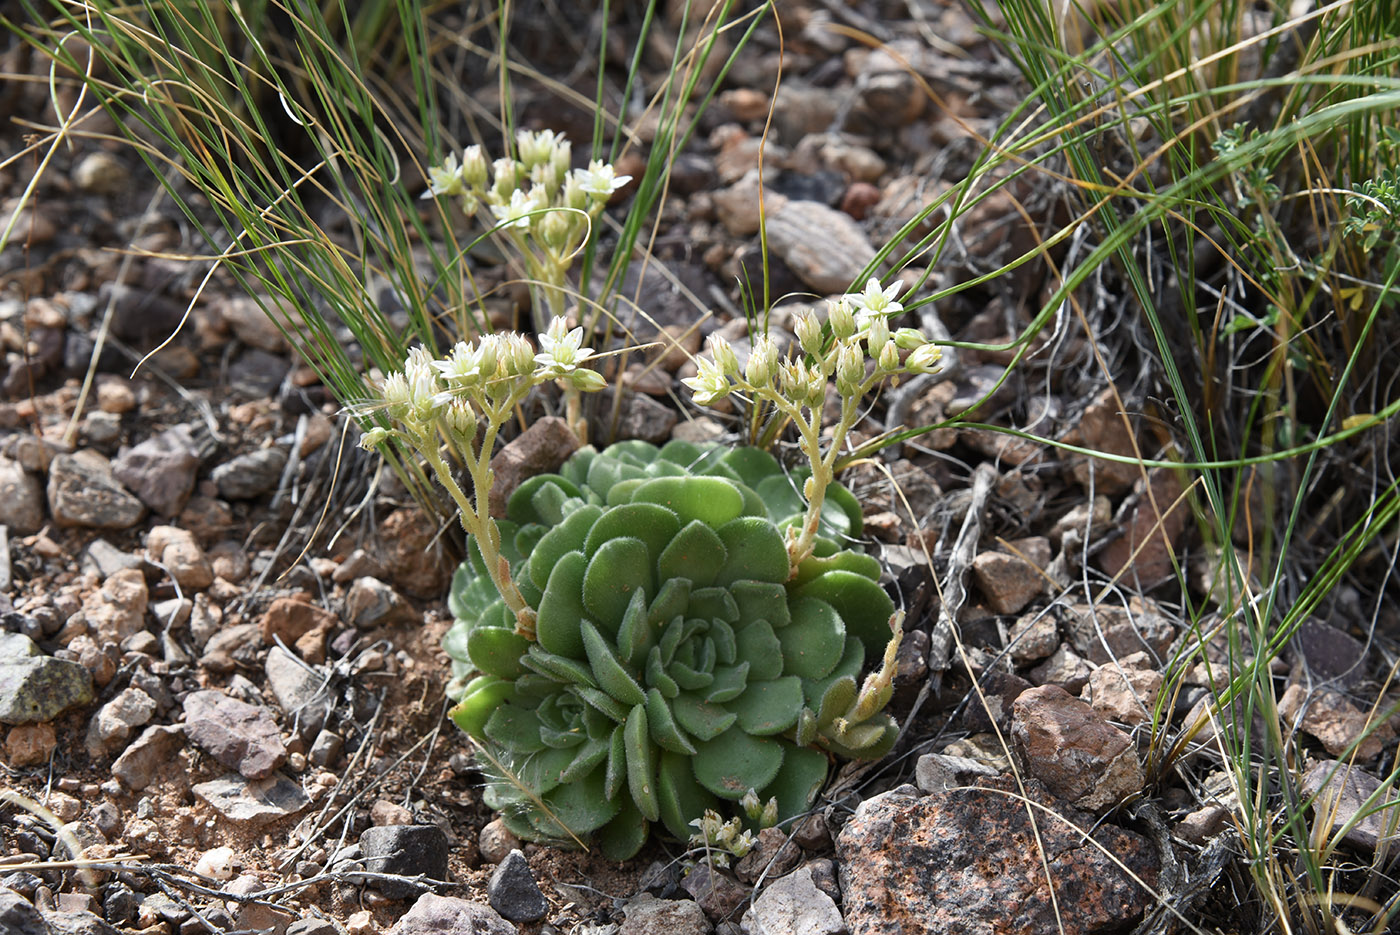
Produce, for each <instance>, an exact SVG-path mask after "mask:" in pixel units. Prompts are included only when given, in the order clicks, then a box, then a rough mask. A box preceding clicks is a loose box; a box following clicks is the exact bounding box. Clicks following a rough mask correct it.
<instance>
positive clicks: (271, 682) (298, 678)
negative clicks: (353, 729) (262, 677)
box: [211, 641, 331, 737]
mask: <svg viewBox="0 0 1400 935" xmlns="http://www.w3.org/2000/svg"><path fill="white" fill-rule="evenodd" d="M211 642H212V641H211ZM264 669H265V671H266V673H267V683H268V686H269V687H270V688H271V689H272V694H273V695H274V696H275V697H276V698H277V704H278V705H279V706H281V708H282V711H283V713H285V714H286V716H287V718H288V719H289V720H294V721H295V722H296V723H297V725H298V726H299V728H300V733H301V735H302V736H303V737H314V736H316V734H317V733H319V732H320V730H321V728H322V727H323V726H324V725H325V723H326V716H327V715H328V714H329V713H330V705H331V699H330V696H329V694H328V693H327V692H326V691H325V687H324V681H325V680H324V679H323V678H322V677H321V676H320V675H319V674H317V672H316V670H315V669H314V668H312V667H309V666H307V665H306V664H304V663H302V662H301V661H300V660H298V659H297V658H296V657H294V656H292V655H291V654H290V653H288V652H286V651H285V650H284V649H282V647H280V646H274V647H272V649H270V650H268V653H267V662H266V663H265V666H264Z"/></svg>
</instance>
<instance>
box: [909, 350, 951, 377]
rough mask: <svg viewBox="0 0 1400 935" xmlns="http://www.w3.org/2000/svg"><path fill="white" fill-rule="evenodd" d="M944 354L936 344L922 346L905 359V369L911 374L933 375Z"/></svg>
mask: <svg viewBox="0 0 1400 935" xmlns="http://www.w3.org/2000/svg"><path fill="white" fill-rule="evenodd" d="M942 356H943V352H942V351H940V350H939V349H938V346H937V345H935V344H921V345H920V346H918V347H916V348H914V349H913V350H912V351H910V352H909V356H908V357H906V358H904V369H905V370H908V371H909V372H910V373H933V372H934V371H936V370H937V369H938V359H939V358H940V357H942Z"/></svg>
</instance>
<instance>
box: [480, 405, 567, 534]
mask: <svg viewBox="0 0 1400 935" xmlns="http://www.w3.org/2000/svg"><path fill="white" fill-rule="evenodd" d="M577 450H578V438H577V437H576V436H575V435H574V433H573V430H572V429H570V428H569V423H567V422H565V421H564V420H563V419H560V418H557V417H555V416H546V417H545V418H543V419H540V420H539V421H538V422H536V423H534V424H533V425H531V426H530V427H529V428H528V429H526V430H525V431H523V432H521V433H520V434H519V435H518V436H516V437H515V438H514V439H513V440H512V441H511V442H510V444H508V445H506V446H505V447H504V448H502V449H501V450H500V451H498V452H496V454H495V456H494V457H493V458H492V459H491V470H492V471H494V472H495V473H496V484H495V486H494V487H492V488H491V515H492V516H494V517H496V518H497V519H500V518H502V517H504V516H505V515H506V503H507V501H509V500H510V495H511V494H513V493H515V488H517V487H519V486H520V484H521V483H522V482H523V481H524V480H525V479H526V478H529V477H533V476H535V475H536V474H547V473H549V472H550V471H557V470H558V469H559V465H561V464H563V463H564V462H565V461H566V460H568V457H569V455H571V454H573V453H574V452H575V451H577Z"/></svg>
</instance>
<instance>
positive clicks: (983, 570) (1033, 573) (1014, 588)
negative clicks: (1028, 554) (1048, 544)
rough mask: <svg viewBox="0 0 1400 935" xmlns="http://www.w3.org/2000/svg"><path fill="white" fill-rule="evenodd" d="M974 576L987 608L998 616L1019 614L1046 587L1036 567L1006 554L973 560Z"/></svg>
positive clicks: (986, 553)
mask: <svg viewBox="0 0 1400 935" xmlns="http://www.w3.org/2000/svg"><path fill="white" fill-rule="evenodd" d="M972 577H973V579H974V580H975V581H976V582H977V587H978V588H979V589H981V591H982V594H983V596H985V597H986V598H987V605H988V606H989V607H991V608H992V610H994V611H996V612H997V613H999V614H1014V613H1018V612H1019V611H1020V610H1021V608H1023V607H1025V606H1026V605H1027V604H1029V603H1030V602H1031V601H1032V600H1034V599H1035V596H1036V595H1037V594H1039V593H1040V590H1041V588H1042V587H1044V586H1045V579H1044V578H1042V577H1041V575H1040V572H1039V571H1037V570H1036V568H1035V566H1034V565H1032V564H1031V563H1030V562H1028V561H1026V560H1024V559H1022V558H1018V557H1017V556H1015V555H1008V554H1007V553H1005V552H983V553H982V554H981V555H978V556H977V557H976V558H974V559H973V560H972Z"/></svg>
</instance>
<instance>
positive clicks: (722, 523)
mask: <svg viewBox="0 0 1400 935" xmlns="http://www.w3.org/2000/svg"><path fill="white" fill-rule="evenodd" d="M803 480H804V478H803V477H802V476H801V475H800V474H795V475H789V474H787V473H785V472H784V471H783V469H782V468H781V466H780V465H779V464H778V462H777V460H776V459H774V458H773V457H772V456H771V455H769V454H767V453H766V452H763V451H760V450H758V449H753V448H738V449H728V448H719V447H714V448H700V447H697V446H694V445H691V444H687V443H684V442H678V441H673V442H671V443H669V444H667V445H666V446H665V447H664V448H661V449H657V448H655V447H654V446H651V445H648V444H645V443H641V442H622V443H619V444H615V445H613V446H611V447H609V448H607V449H605V450H604V451H601V452H598V451H594V450H592V449H591V448H585V449H583V450H581V451H579V452H578V453H576V454H575V455H574V456H573V457H572V458H570V460H569V461H568V462H567V463H566V464H565V465H564V467H563V468H562V469H561V470H560V472H559V473H558V474H550V475H542V476H538V477H535V478H532V479H530V480H529V481H527V482H526V483H524V484H523V485H521V487H520V488H519V489H518V490H516V492H515V493H514V494H513V495H512V497H511V498H510V501H509V506H508V511H507V512H508V518H507V519H506V520H505V521H502V522H500V523H499V524H498V525H499V527H500V533H501V535H500V543H501V554H502V555H503V556H504V557H505V558H506V559H507V560H508V561H509V563H510V566H511V567H512V568H514V569H516V572H515V584H516V586H517V588H518V589H519V591H520V593H521V594H522V595H523V596H524V598H525V600H526V602H527V603H528V604H529V605H530V607H532V608H533V609H534V610H535V612H536V617H535V637H536V639H535V641H534V642H530V641H529V640H527V639H526V638H525V637H524V636H522V635H520V634H519V633H518V632H517V627H516V614H514V613H512V612H511V610H510V609H509V608H508V607H507V606H506V603H505V601H504V600H503V599H502V598H501V597H500V596H499V594H498V591H497V588H496V587H495V586H494V585H493V583H492V581H491V578H490V576H489V575H488V574H487V573H486V566H485V563H484V562H483V561H482V559H481V556H480V553H479V552H474V553H473V555H472V558H471V559H470V560H469V561H468V562H466V563H464V564H463V565H462V567H461V568H460V569H459V570H458V572H457V575H456V579H455V581H454V585H453V589H452V596H451V601H450V606H451V609H452V611H453V613H454V614H455V615H456V617H457V623H456V624H455V625H454V626H453V628H452V629H451V631H450V632H449V633H448V635H447V637H446V639H445V641H444V645H445V647H446V649H447V651H448V654H449V655H450V656H452V658H453V660H454V671H455V674H456V676H457V677H458V681H457V682H456V684H457V685H461V681H460V680H461V679H463V678H465V677H466V676H467V675H469V674H470V673H472V672H476V673H479V674H477V675H476V676H475V677H474V678H472V679H471V681H469V682H467V683H466V685H465V686H464V687H463V688H461V695H460V697H461V701H460V704H458V706H457V707H456V708H455V709H454V710H453V712H452V717H453V720H455V721H456V723H457V724H458V725H459V726H460V727H461V728H462V729H463V730H465V731H466V732H467V733H468V734H469V735H471V736H472V738H473V739H475V740H476V741H478V742H479V743H480V744H482V745H483V746H484V747H485V748H486V749H487V750H488V751H489V752H490V753H491V755H492V757H493V758H494V765H493V766H492V767H491V768H490V769H489V771H491V772H494V773H495V775H494V776H492V780H493V781H492V782H491V783H490V784H489V786H488V790H487V795H486V802H487V804H488V805H490V806H491V807H492V808H494V809H497V810H499V811H500V812H501V813H502V815H503V817H504V818H505V820H506V822H507V824H508V826H509V827H510V828H511V829H512V830H513V831H514V832H515V833H516V834H518V835H520V836H522V837H524V838H528V839H532V840H554V841H561V840H562V841H567V840H569V839H570V838H573V839H576V840H581V839H583V838H584V837H585V836H588V835H596V836H597V838H598V840H599V842H600V843H601V845H602V848H603V852H604V853H605V854H607V855H608V856H609V857H613V858H616V859H622V858H625V857H628V856H631V855H632V854H633V853H635V852H636V851H637V849H638V848H640V847H641V845H642V843H643V842H644V841H645V839H646V837H647V833H648V828H649V826H650V825H651V824H652V823H655V822H660V823H661V824H662V826H663V827H664V828H665V829H666V830H667V831H668V832H669V833H670V834H671V835H673V836H675V837H676V838H678V839H680V840H685V839H686V838H687V837H688V836H689V834H690V831H691V824H692V822H693V821H694V820H696V819H698V818H700V817H701V816H702V815H703V814H704V813H705V812H707V811H709V810H718V809H719V808H721V807H722V804H723V803H724V802H725V801H726V800H727V801H729V802H732V803H738V802H739V801H740V800H741V799H744V797H745V796H746V795H749V796H751V797H752V796H753V795H755V794H756V795H757V797H758V799H759V800H760V801H762V802H764V803H769V802H772V803H775V804H773V805H771V806H770V807H769V816H770V818H773V817H775V818H776V820H777V821H778V822H782V821H786V820H789V819H791V818H793V817H794V816H797V815H800V814H801V813H802V812H804V811H805V810H806V809H808V808H809V807H810V806H811V804H812V802H813V800H814V798H815V796H816V794H817V792H818V791H819V790H820V788H821V786H822V784H823V782H824V781H825V779H826V776H827V769H828V764H829V756H828V754H836V755H839V756H844V757H878V756H881V755H883V754H884V753H886V752H887V751H888V750H889V749H890V747H891V746H892V745H893V744H894V741H895V739H896V736H897V734H898V729H897V726H896V725H895V722H894V720H893V719H892V718H891V717H890V716H889V715H887V714H883V713H881V709H882V708H883V706H884V704H885V703H886V702H887V701H888V699H889V696H890V692H891V687H892V686H891V679H892V676H893V668H894V666H893V661H894V651H895V649H896V648H897V646H898V642H899V636H900V633H899V629H898V624H897V623H895V629H894V632H893V633H891V622H893V621H895V620H897V617H896V615H895V614H894V606H893V604H892V602H891V601H890V598H889V597H888V595H886V593H885V591H884V589H883V588H881V587H880V585H879V584H878V580H879V577H880V566H879V564H878V562H876V561H875V559H873V558H871V557H870V556H868V555H865V554H863V553H860V552H856V551H853V550H850V549H843V548H841V547H840V546H839V545H838V540H839V539H840V538H841V537H843V536H846V535H854V534H857V533H859V531H860V508H859V505H858V504H857V503H856V501H855V498H854V497H852V495H851V494H850V492H849V491H847V490H846V489H845V488H844V487H841V486H840V485H836V484H833V485H832V486H831V487H830V488H828V491H827V500H826V508H825V509H824V511H823V514H822V518H821V532H822V535H821V536H819V537H818V539H817V540H816V543H815V548H814V550H813V552H812V554H811V555H810V556H809V557H807V558H805V559H804V560H802V562H801V563H800V564H799V565H798V567H797V570H796V573H795V574H793V573H792V570H791V568H790V565H789V556H788V548H787V538H786V536H785V533H784V529H785V527H788V526H799V525H801V524H802V522H803V518H804V513H805V510H806V503H805V501H804V500H803V498H802V497H801V495H800V494H799V493H798V491H799V490H800V489H801V486H802V482H803ZM875 658H883V665H882V666H881V668H880V669H879V671H877V672H876V673H875V674H873V675H872V676H871V677H869V678H868V679H867V680H866V682H865V684H864V686H861V685H860V683H859V682H858V679H859V677H860V674H861V671H862V668H863V666H864V665H865V662H866V660H867V659H875Z"/></svg>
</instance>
